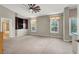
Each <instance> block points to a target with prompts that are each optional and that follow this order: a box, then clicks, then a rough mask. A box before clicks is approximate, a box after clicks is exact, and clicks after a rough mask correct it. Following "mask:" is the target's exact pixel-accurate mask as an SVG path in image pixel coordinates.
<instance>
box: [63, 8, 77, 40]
mask: <svg viewBox="0 0 79 59" xmlns="http://www.w3.org/2000/svg"><path fill="white" fill-rule="evenodd" d="M70 17H77V8H74V9H73V8H70V7H66V8H65V9H64V19H63V39H64V41H71V40H72V36H70V35H69V18H70Z"/></svg>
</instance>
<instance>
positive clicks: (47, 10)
mask: <svg viewBox="0 0 79 59" xmlns="http://www.w3.org/2000/svg"><path fill="white" fill-rule="evenodd" d="M38 5H39V6H40V8H41V11H40V12H38V13H32V12H30V11H29V10H28V8H29V7H28V5H26V7H25V6H24V5H23V4H3V5H2V6H4V7H6V8H8V9H10V10H12V11H13V12H15V13H17V14H19V15H21V16H23V17H25V18H26V17H36V16H42V15H49V14H56V13H61V12H63V11H64V8H65V7H67V6H68V4H38Z"/></svg>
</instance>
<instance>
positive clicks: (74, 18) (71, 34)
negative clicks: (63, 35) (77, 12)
mask: <svg viewBox="0 0 79 59" xmlns="http://www.w3.org/2000/svg"><path fill="white" fill-rule="evenodd" d="M72 18H74V19H76V21H77V18H76V17H71V18H69V35H70V36H72V35H73V34H75V35H77V31H76V33H71V20H72ZM76 26H77V23H76Z"/></svg>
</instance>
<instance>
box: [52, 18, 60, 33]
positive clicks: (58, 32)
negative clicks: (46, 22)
mask: <svg viewBox="0 0 79 59" xmlns="http://www.w3.org/2000/svg"><path fill="white" fill-rule="evenodd" d="M52 20H55V21H57V31H52V30H51V23H52ZM50 33H59V19H56V18H50Z"/></svg>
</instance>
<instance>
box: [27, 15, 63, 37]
mask: <svg viewBox="0 0 79 59" xmlns="http://www.w3.org/2000/svg"><path fill="white" fill-rule="evenodd" d="M57 15H59V16H61V14H56V15H53V16H57ZM36 20H37V32H31V30H30V27H31V25H30V20H29V26H28V27H29V29H28V31H29V32H28V34H31V35H40V36H50V37H56V38H63V28H62V26H63V19H60V20H59V33H50V19H49V16H39V17H37V18H36Z"/></svg>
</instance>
